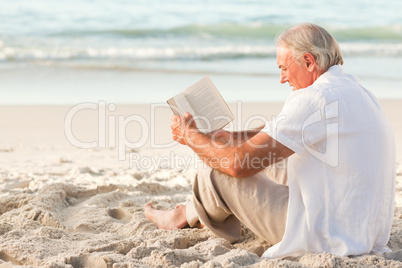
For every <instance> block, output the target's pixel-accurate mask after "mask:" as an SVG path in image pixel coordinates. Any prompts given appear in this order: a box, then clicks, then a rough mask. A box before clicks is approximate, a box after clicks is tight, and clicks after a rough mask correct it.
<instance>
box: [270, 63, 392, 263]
mask: <svg viewBox="0 0 402 268" xmlns="http://www.w3.org/2000/svg"><path fill="white" fill-rule="evenodd" d="M264 131H265V132H267V133H268V135H270V136H271V137H273V138H274V139H276V140H277V141H279V142H280V143H281V144H283V145H285V146H286V147H288V148H290V149H291V150H293V151H294V152H295V154H293V155H292V156H291V157H289V161H288V183H289V204H288V212H287V220H286V230H285V234H284V236H283V239H282V241H281V242H279V243H278V244H276V245H274V246H272V247H271V248H269V249H268V250H267V251H266V252H265V253H264V254H263V256H262V257H265V258H283V257H287V256H293V257H297V256H301V255H304V254H305V253H314V252H324V251H325V252H328V253H332V254H335V255H340V256H348V255H360V254H364V253H370V252H372V253H374V252H384V251H386V250H387V249H388V248H387V247H386V244H387V242H388V239H389V235H390V230H391V224H392V218H393V211H394V195H395V165H396V163H395V144H394V137H393V133H392V129H391V126H390V124H389V121H388V119H387V118H386V116H385V113H384V111H383V110H382V108H381V107H380V105H379V104H378V102H377V100H376V98H375V97H374V96H373V95H372V94H371V93H370V92H369V91H368V90H366V89H365V88H364V87H362V85H361V84H360V82H359V81H358V80H357V79H356V78H355V77H353V76H351V75H346V74H344V73H343V70H342V67H341V66H339V65H337V66H332V67H331V68H330V69H329V70H328V71H327V72H325V73H324V74H322V75H321V76H320V77H319V78H318V79H317V80H316V81H315V82H314V84H313V85H311V86H310V87H307V88H304V89H299V90H297V91H294V92H292V93H291V94H290V96H289V97H288V99H287V100H286V103H285V105H284V107H283V110H282V112H281V113H280V114H279V115H278V117H277V118H276V119H275V120H274V121H272V122H270V125H267V126H266V127H265V129H264Z"/></svg>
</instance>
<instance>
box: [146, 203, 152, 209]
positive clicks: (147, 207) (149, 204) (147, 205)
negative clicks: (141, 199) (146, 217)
mask: <svg viewBox="0 0 402 268" xmlns="http://www.w3.org/2000/svg"><path fill="white" fill-rule="evenodd" d="M150 208H154V207H153V205H152V203H151V202H149V203H147V204H145V206H144V209H150Z"/></svg>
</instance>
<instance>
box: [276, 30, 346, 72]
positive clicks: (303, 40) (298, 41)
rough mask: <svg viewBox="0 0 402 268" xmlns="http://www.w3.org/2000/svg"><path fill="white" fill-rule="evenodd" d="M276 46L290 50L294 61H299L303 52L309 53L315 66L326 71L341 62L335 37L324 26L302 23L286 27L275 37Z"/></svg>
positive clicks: (340, 53) (340, 54)
mask: <svg viewBox="0 0 402 268" xmlns="http://www.w3.org/2000/svg"><path fill="white" fill-rule="evenodd" d="M275 42H276V45H277V46H278V47H285V48H288V49H290V50H291V51H292V53H293V57H294V58H295V60H296V62H298V63H301V60H302V58H303V54H304V53H311V54H312V55H313V56H314V58H315V60H316V63H317V68H318V69H319V70H321V71H324V72H325V71H327V70H328V68H329V67H331V66H333V65H337V64H341V65H342V64H343V58H342V52H341V49H340V48H339V45H338V42H337V41H336V40H335V38H334V37H333V36H332V35H331V34H330V33H329V32H327V30H325V29H324V28H322V27H320V26H318V25H315V24H312V23H302V24H298V25H295V26H293V27H290V28H288V29H287V30H285V31H284V32H282V33H280V34H279V35H278V36H277V37H276V38H275Z"/></svg>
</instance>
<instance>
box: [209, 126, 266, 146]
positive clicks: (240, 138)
mask: <svg viewBox="0 0 402 268" xmlns="http://www.w3.org/2000/svg"><path fill="white" fill-rule="evenodd" d="M263 128H264V126H260V127H258V128H255V129H250V130H243V131H234V132H229V131H225V130H223V129H220V130H217V131H215V132H212V133H210V134H211V138H215V139H220V140H221V141H222V142H224V143H229V144H231V145H234V146H238V145H240V144H242V143H243V142H246V141H248V140H249V139H251V138H252V137H254V136H255V135H256V134H258V133H259V132H260V131H261V129H263Z"/></svg>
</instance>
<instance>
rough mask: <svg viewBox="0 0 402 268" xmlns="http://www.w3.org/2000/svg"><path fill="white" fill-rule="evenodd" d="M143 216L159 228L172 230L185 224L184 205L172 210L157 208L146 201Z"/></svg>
mask: <svg viewBox="0 0 402 268" xmlns="http://www.w3.org/2000/svg"><path fill="white" fill-rule="evenodd" d="M144 212H145V216H146V217H147V219H148V220H150V221H151V222H153V223H155V224H156V226H157V227H158V228H159V229H164V230H173V229H174V228H178V229H181V228H183V227H184V226H186V225H187V219H186V206H184V205H179V206H177V207H175V208H174V209H173V210H157V209H155V208H154V207H153V206H152V203H148V204H146V205H145V206H144Z"/></svg>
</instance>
